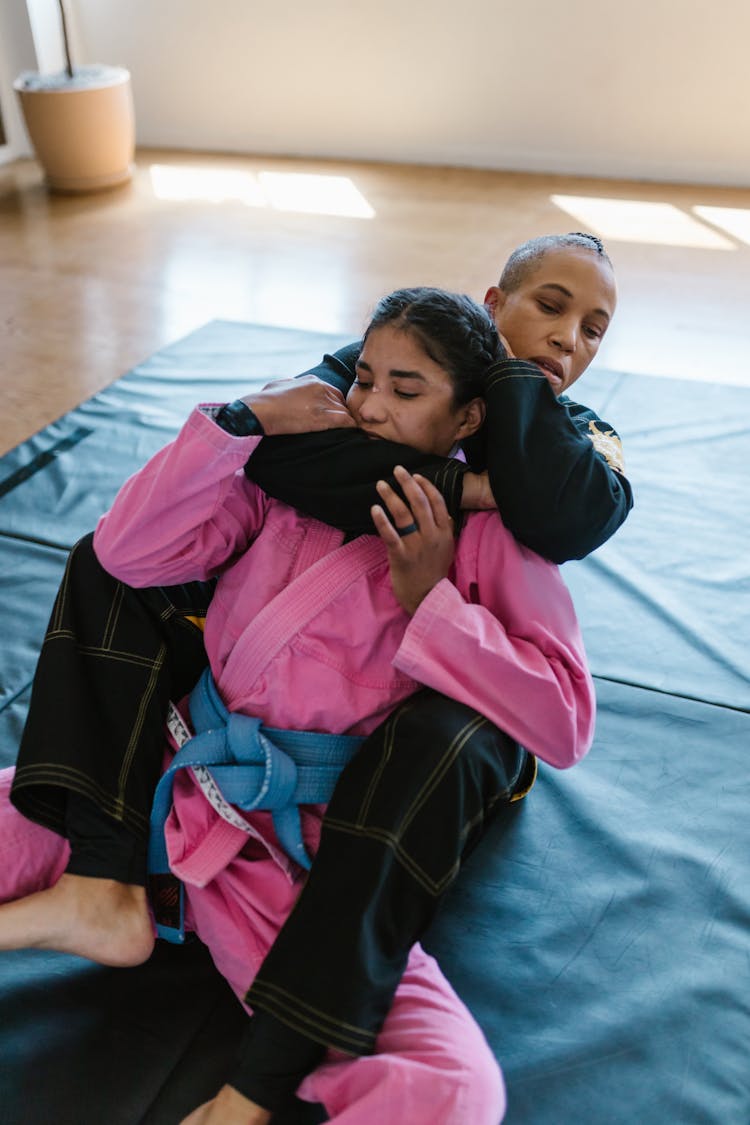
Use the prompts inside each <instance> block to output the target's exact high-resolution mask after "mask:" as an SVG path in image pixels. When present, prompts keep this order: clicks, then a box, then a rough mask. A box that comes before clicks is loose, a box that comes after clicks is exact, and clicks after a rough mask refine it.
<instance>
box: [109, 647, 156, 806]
mask: <svg viewBox="0 0 750 1125" xmlns="http://www.w3.org/2000/svg"><path fill="white" fill-rule="evenodd" d="M166 655H167V646H166V645H160V646H159V653H158V655H157V657H156V660H155V662H154V665H153V667H152V669H151V675H150V676H149V679H148V684H147V685H146V690H145V691H144V693H143V695H142V696H141V702H140V706H139V707H138V714H137V715H136V718H135V723H134V724H133V729H132V731H131V732H130V740H129V742H128V745H127V747H126V749H125V756H124V758H123V760H122V766H121V767H120V775H119V778H118V786H119V792H118V794H117V800H118V802H120V807H122V806H123V804H124V801H125V798H124V796H123V794H124V790H125V786H126V785H127V781H128V773H129V772H130V767H131V765H132V764H133V757H134V755H135V751H136V748H137V745H138V740H139V738H140V736H141V730H142V729H143V724H144V722H145V719H146V710H147V708H148V705H149V703H150V702H151V699H152V696H153V694H154V691H155V690H156V684H157V680H158V677H159V673H160V672H161V669H162V665H163V664H164V658H165V657H166Z"/></svg>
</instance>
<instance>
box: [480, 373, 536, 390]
mask: <svg viewBox="0 0 750 1125" xmlns="http://www.w3.org/2000/svg"><path fill="white" fill-rule="evenodd" d="M546 378H547V376H546V375H542V373H541V372H540V373H539V374H538V375H537V374H536V372H533V371H508V372H507V373H505V374H503V375H494V376H493V377H492V378H490V379H489V380H488V381H487V386H486V387H485V389H484V393H485V394H487V391H491V390H492V388H493V387H496V386H497V384H498V383H505V382H507V380H508V379H546Z"/></svg>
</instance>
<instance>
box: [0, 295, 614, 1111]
mask: <svg viewBox="0 0 750 1125" xmlns="http://www.w3.org/2000/svg"><path fill="white" fill-rule="evenodd" d="M498 346H499V345H498V343H497V338H496V334H495V329H494V326H493V325H492V322H491V321H490V319H489V317H488V316H487V315H486V313H485V311H484V310H483V309H481V308H480V307H479V306H477V305H474V303H473V302H471V301H469V299H468V298H461V297H455V296H453V295H450V294H442V293H439V292H437V291H435V290H403V291H399V292H398V293H395V294H392V295H391V296H390V297H388V298H384V300H383V301H381V303H380V305H379V306H378V308H377V310H376V313H375V316H374V318H373V321H372V323H371V325H370V327H369V329H368V331H367V334H366V336H365V343H364V347H363V349H362V353H361V357H360V360H359V363H358V368H357V381H356V382H355V384H354V386H353V387H352V390H351V392H350V394H349V396H348V399H347V405H348V408H349V410H350V411H351V413H352V414H353V416H354V418H355V420H356V422H357V423H358V425H359V427H360V428H361V429H362V431H363V433H364V434H365V435H367V437H366V438H365V439H363V440H368V439H371V440H377V439H378V438H389V439H391V440H395V441H400V442H402V443H404V444H409V445H412V446H415V447H416V448H419V449H421V450H424V451H426V452H434V453H440V454H447V453H449V452H450V451H451V450H452V449H453V448H454V447H455V446H456V445H457V443H458V442H459V441H460V440H461V439H463V438H465V437H467V436H468V435H469V434H471V433H473V432H475V431H476V430H477V429H478V428H479V427H480V426H481V424H482V420H483V416H484V410H483V401H482V398H481V389H482V385H481V375H482V372H483V371H484V370H485V369H486V367H488V366H489V365H490V363H491V362H492V361H493V359H495V358H496V355H497V348H498ZM457 349H458V350H457ZM459 351H460V354H461V356H462V359H461V361H460V362H458V363H457V362H456V356H457V354H459ZM216 409H217V408H214V407H211V406H202V407H198V408H196V410H194V411H193V413H192V414H191V415H190V417H189V418H188V420H187V422H186V424H185V426H184V427H183V429H182V431H181V433H180V434H179V436H178V437H177V438H176V439H175V441H173V442H172V443H171V444H170V445H168V446H167V447H166V448H165V449H164V450H162V451H161V452H160V453H158V454H157V455H156V456H155V457H154V458H152V460H151V461H150V462H149V463H148V464H147V465H146V466H145V467H144V468H143V469H142V470H141V471H140V472H138V473H137V474H136V475H135V476H133V477H132V478H131V479H130V480H129V481H128V482H127V483H126V484H125V485H124V487H123V488H122V490H121V491H120V493H119V495H118V497H117V499H116V500H115V502H114V505H113V507H112V508H111V510H110V511H109V512H108V513H107V515H105V516H104V517H103V518H102V520H101V521H100V524H99V527H98V529H97V533H96V538H95V547H96V550H97V554H98V555H99V558H100V561H101V562H102V564H103V565H104V566H105V567H106V568H107V569H108V570H109V571H110V572H111V573H113V574H114V575H116V576H117V577H118V578H119V579H121V580H122V581H124V582H127V583H128V584H130V585H133V586H152V585H156V584H176V583H180V582H186V581H191V580H194V579H198V578H207V577H210V576H213V575H217V574H218V575H219V581H218V585H217V588H216V593H215V595H214V598H213V601H212V603H211V607H210V610H209V613H208V617H207V620H206V630H205V640H206V648H207V652H208V655H209V660H210V666H211V671H212V674H213V677H214V680H215V683H216V685H217V687H218V691H219V694H220V696H221V698H222V700H223V702H224V703H225V704H226V706H227V708H228V710H229V711H230V712H241V713H244V714H246V715H250V716H254V717H257V718H259V719H260V720H261V722H262V723H263V724H264V725H265V726H268V727H277V728H289V729H293V730H303V731H320V732H328V733H332V734H338V733H348V734H355V735H366V734H368V733H369V732H370V731H371V730H373V729H374V727H375V726H376V725H377V724H378V723H380V722H381V720H382V719H383V718H384V716H385V715H387V714H388V712H389V711H390V710H392V709H393V707H394V706H395V705H396V704H398V703H399V702H400V701H402V700H403V699H405V698H406V697H407V696H409V695H410V694H411V693H413V692H414V691H415V690H417V689H418V688H419V687H420V686H421V685H427V686H429V687H432V688H434V689H436V690H437V691H440V692H442V693H444V694H446V695H449V696H451V697H453V698H455V699H457V700H459V701H461V702H464V703H466V704H467V705H469V706H471V707H472V708H475V709H476V710H479V711H480V712H481V713H482V714H483V715H485V716H487V718H488V719H489V720H490V721H491V722H493V723H495V724H496V725H497V726H498V727H500V728H501V729H502V730H504V731H506V732H508V734H510V735H511V737H512V738H514V739H517V740H518V742H520V743H521V744H522V745H523V746H525V747H526V748H527V749H528V750H530V751H531V752H533V753H534V754H536V755H537V756H539V757H541V758H542V759H543V760H545V761H546V762H548V763H550V764H551V765H553V766H557V767H566V766H570V765H572V764H573V763H574V762H575V761H577V760H578V759H579V758H580V757H581V756H582V755H583V754H584V753H585V752H586V751H587V750H588V748H589V745H590V742H591V738H592V733H593V722H594V711H595V704H594V693H593V687H592V683H591V679H590V676H589V673H588V670H587V667H586V661H585V656H584V652H583V646H582V642H581V637H580V634H579V629H578V625H577V622H576V619H575V615H574V612H573V608H572V604H571V601H570V598H569V596H568V593H567V591H566V589H565V587H564V585H563V583H562V580H561V578H560V576H559V573H558V571H557V568H556V567H555V566H554V565H553V564H551V563H548V562H546V561H544V560H542V559H541V558H540V557H538V556H536V555H535V554H533V553H532V552H530V551H529V550H527V549H526V548H524V547H522V546H520V545H519V544H518V543H517V542H516V540H515V539H513V537H512V536H511V535H510V533H509V532H507V531H506V529H505V527H504V526H503V523H502V521H501V519H500V516H499V515H498V513H497V512H495V511H487V512H479V513H473V514H471V515H469V516H468V517H467V519H466V521H465V524H464V526H463V528H462V530H461V533H460V535H459V536H458V537H457V538H456V537H455V535H454V528H453V526H452V521H451V520H450V517H449V516H448V513H447V510H446V508H445V503H444V501H443V499H442V497H441V495H440V494H439V493H438V492H437V490H436V489H435V488H434V487H433V486H432V485H431V484H430V483H429V482H427V481H426V480H424V479H423V478H419V477H417V478H411V477H409V475H408V474H407V473H405V472H404V471H403V470H401V471H400V472H399V473H397V476H398V479H399V483H400V485H401V487H402V489H403V493H404V496H405V498H406V501H407V502H408V506H407V503H404V500H402V499H401V498H399V497H398V496H397V495H396V493H395V492H393V491H392V490H391V489H389V488H388V486H387V485H385V484H382V485H381V486H380V489H379V490H380V494H381V498H382V500H383V505H384V506H383V507H376V508H374V509H373V522H374V525H375V530H376V532H377V534H373V535H370V536H361V537H359V538H357V539H353V540H351V541H349V542H346V543H344V542H342V538H343V537H342V533H341V532H339V531H336V530H334V529H332V528H331V527H328V526H327V525H324V524H321V523H319V522H318V521H316V520H314V519H311V518H309V517H306V516H303V515H301V514H299V513H298V512H296V511H295V510H294V509H292V508H289V507H287V506H286V505H284V504H283V503H281V502H279V501H276V500H273V499H270V498H269V497H268V496H266V495H265V494H264V493H263V492H261V491H260V490H259V489H258V488H257V486H255V485H254V484H253V483H252V482H251V481H249V480H248V479H247V477H246V476H245V474H244V473H243V472H242V468H243V466H244V464H245V462H246V460H247V458H248V456H249V455H250V454H251V453H252V450H253V448H254V447H255V446H256V445H257V443H258V441H259V440H261V439H259V438H257V437H236V436H233V435H231V434H229V433H227V432H225V431H224V430H223V429H222V428H221V427H220V426H219V425H218V424H217V423H216V421H215V414H216ZM386 509H387V511H388V513H389V516H390V518H389V516H388V515H387V514H386ZM322 811H323V810H322V807H321V806H309V805H306V806H302V808H301V823H302V832H303V838H304V842H305V845H306V847H307V851H308V852H309V853H310V854H311V855H313V854H314V852H315V848H316V844H317V840H318V838H319V833H320V822H321V817H322ZM244 819H245V821H246V823H247V824H248V825H249V828H250V831H251V834H250V835H249V834H248V832H247V831H244V830H242V829H240V828H239V827H235V826H234V825H232V824H231V823H229V822H228V821H227V820H225V819H222V817H220V816H219V815H218V813H217V812H216V811H215V810H214V808H213V807H212V805H211V804H209V803H208V801H207V800H206V799H205V797H204V794H203V792H202V791H201V789H200V788H199V787H198V785H197V784H196V782H195V780H194V778H193V777H192V775H191V774H188V773H187V772H186V771H183V772H182V773H180V774H178V775H177V778H176V780H175V783H174V797H173V807H172V811H171V814H170V817H169V820H168V822H167V830H166V831H167V845H168V851H169V859H170V865H171V867H172V870H173V871H174V872H175V873H176V874H177V875H179V876H180V878H181V879H182V880H183V881H184V883H185V885H186V890H187V902H188V921H189V924H190V925H191V926H192V928H194V929H195V930H196V932H197V933H198V935H199V936H200V938H201V939H202V940H203V941H204V942H205V943H206V944H207V945H208V947H209V948H210V950H211V953H212V956H213V958H214V961H215V963H216V965H217V967H218V968H219V970H220V971H221V972H222V974H223V975H224V976H225V977H226V978H227V980H228V981H229V982H230V984H231V985H232V987H233V988H234V990H235V991H236V993H237V995H238V996H239V997H240V999H242V998H243V997H244V996H245V995H246V993H247V990H248V988H249V986H250V984H251V981H252V979H253V977H254V975H255V972H256V971H257V969H258V967H259V966H260V964H261V962H262V960H263V958H264V956H265V954H266V952H267V951H268V949H269V948H270V946H271V944H272V943H273V940H274V937H275V935H276V933H277V932H278V930H279V928H280V927H281V925H282V923H283V921H284V919H285V918H286V916H287V915H288V913H289V911H290V910H291V908H292V906H293V904H294V901H295V899H296V897H297V894H298V893H299V889H300V886H301V879H302V876H303V874H304V873H303V872H302V871H301V869H300V868H299V867H298V866H297V865H296V864H295V863H293V862H292V861H291V860H290V859H289V857H288V856H287V855H286V854H285V853H284V852H283V850H282V849H281V847H280V845H279V841H278V839H277V837H276V835H275V833H274V830H273V825H272V822H271V816H270V814H269V813H268V812H253V813H249V814H245V817H244ZM21 820H22V818H20V817H18V818H17V820H15V821H14V822H13V823H14V824H15V825H16V831H17V833H18V835H19V836H20V837H22V840H21V844H22V848H21V851H22V852H23V850H24V846H25V845H24V840H28V842H29V843H28V847H26V851H27V852H29V851H30V850H32V849H36V854H37V860H36V864H37V866H39V864H40V863H41V862H42V861H41V860H40V859H39V858H38V857H39V854H40V842H41V850H42V851H43V850H44V847H46V848H47V849H48V854H47V859H46V860H45V861H44V862H46V864H47V868H48V871H49V874H48V878H49V879H50V881H51V880H52V879H53V878H55V877H57V876H59V873H60V870H61V869H62V867H64V862H65V856H64V854H62V853H64V849H65V848H66V847H67V845H66V844H65V842H64V841H63V840H62V839H61V838H60V837H57V836H54V834H52V833H47V832H46V830H45V829H42V828H39V827H38V826H36V825H32V824H29V823H28V822H23V824H22V825H21V826H20V827H19V826H18V822H20V821H21ZM4 822H5V823H6V824H7V825H10V821H9V820H8V818H7V817H4ZM11 827H12V826H11ZM24 833H26V835H24ZM47 837H53V839H51V840H49V841H47ZM53 849H56V855H55V857H52V856H51V854H50V852H51V850H53ZM53 868H55V871H54V872H53V870H52V869H53ZM27 887H28V884H27V885H26V887H25V888H24V890H23V892H22V893H28V889H26V888H27ZM17 893H18V891H16V894H17ZM4 897H14V896H12V895H9V896H4ZM311 971H314V964H312V965H311ZM238 1086H241V1082H238V1083H237V1085H231V1086H230V1085H228V1086H226V1087H224V1088H223V1089H222V1091H220V1093H219V1094H218V1096H217V1098H216V1099H214V1101H213V1102H211V1103H209V1104H208V1105H206V1106H203V1107H200V1108H199V1109H197V1110H196V1111H195V1112H194V1113H193V1114H191V1115H190V1117H189V1118H188V1119H187V1121H189V1122H190V1123H191V1125H197V1123H198V1122H201V1123H204V1122H205V1123H209V1122H210V1123H211V1125H213V1123H214V1122H216V1123H219V1122H221V1123H224V1125H227V1123H234V1122H235V1121H236V1122H238V1123H239V1122H244V1123H252V1122H265V1121H268V1120H270V1112H269V1111H268V1110H267V1109H265V1108H264V1107H263V1106H262V1105H260V1104H258V1103H256V1102H253V1101H252V1100H251V1099H250V1098H248V1097H247V1096H244V1095H243V1094H242V1093H241V1092H240V1089H238ZM298 1094H299V1096H301V1097H303V1098H305V1099H308V1100H311V1101H320V1102H323V1103H324V1105H325V1106H326V1108H327V1111H328V1113H329V1116H330V1120H332V1121H335V1122H337V1123H339V1125H348V1123H356V1125H368V1123H369V1122H373V1123H374V1122H376V1121H377V1122H378V1123H379V1125H381V1123H382V1122H396V1121H404V1122H409V1123H410V1125H420V1123H424V1125H497V1122H499V1121H500V1119H501V1118H502V1115H503V1112H504V1104H505V1099H504V1091H503V1084H502V1078H501V1074H500V1071H499V1068H498V1066H497V1064H496V1062H495V1060H494V1058H493V1056H492V1054H491V1052H490V1050H489V1047H488V1046H487V1044H486V1042H485V1040H484V1038H483V1036H482V1034H481V1031H480V1030H479V1028H478V1027H477V1025H476V1024H475V1023H474V1021H473V1019H472V1018H471V1016H470V1015H469V1013H468V1011H467V1010H466V1008H465V1007H464V1006H463V1005H462V1003H461V1002H460V1001H459V999H458V998H457V997H456V995H455V993H454V992H453V991H452V990H451V988H450V986H449V985H448V984H447V982H446V981H445V980H444V978H443V977H442V975H441V974H440V972H439V969H438V968H437V965H436V964H435V962H434V961H433V960H432V959H431V958H430V957H428V956H427V955H426V954H425V953H424V952H423V951H422V950H421V948H420V947H419V946H414V947H413V949H412V952H411V955H410V958H409V962H408V966H407V969H406V972H405V974H404V976H403V978H402V982H401V984H400V986H399V988H398V990H397V993H396V997H395V1000H394V1003H393V1006H392V1009H391V1011H390V1014H389V1015H388V1017H387V1018H386V1020H385V1024H384V1026H383V1028H382V1031H381V1033H380V1035H379V1037H378V1040H377V1052H376V1054H374V1055H371V1056H367V1057H360V1058H349V1057H347V1056H345V1055H343V1054H336V1053H334V1052H329V1054H328V1056H327V1058H326V1060H325V1061H324V1063H323V1064H322V1065H321V1066H319V1067H318V1068H317V1069H315V1070H314V1071H313V1072H312V1073H311V1074H309V1075H308V1076H307V1077H306V1078H305V1079H304V1080H303V1082H302V1085H301V1086H300V1088H299V1091H298Z"/></svg>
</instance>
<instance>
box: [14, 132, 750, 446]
mask: <svg viewBox="0 0 750 1125" xmlns="http://www.w3.org/2000/svg"><path fill="white" fill-rule="evenodd" d="M274 174H275V175H274ZM305 177H308V178H305ZM342 187H343V188H348V190H349V191H350V194H351V192H352V189H356V191H357V192H358V193H359V197H360V199H361V197H363V199H364V201H365V202H364V203H361V205H362V206H365V207H366V206H367V205H369V208H370V209H371V210H372V212H374V214H372V215H371V217H369V218H366V217H361V216H351V215H346V214H345V215H342V214H330V213H327V214H326V213H312V212H306V211H305V210H304V208H308V207H311V206H314V205H316V204H315V201H316V200H317V198H318V195H319V192H320V190H321V189H326V190H327V189H332V188H337V189H341V188H342ZM281 192H283V193H286V195H287V196H288V193H290V192H297V193H298V196H299V198H297V199H291V200H290V199H289V198H286V197H285V198H280V197H279V193H281ZM300 193H301V194H300ZM571 199H573V200H574V202H572V203H571ZM581 199H583V205H584V206H585V207H586V209H587V210H586V211H584V212H581V210H580V208H581V206H582V204H581ZM300 200H301V201H300ZM576 200H577V202H575V201H576ZM601 201H604V202H601ZM606 201H610V202H606ZM613 201H616V202H613ZM319 206H320V207H321V208H322V209H326V208H327V210H328V211H331V210H335V208H336V206H337V204H336V202H335V201H334V202H333V203H331V202H330V201H329V202H326V201H323V202H322V203H321V204H320V205H319ZM347 206H348V204H347ZM592 206H595V207H597V208H598V210H597V212H596V213H595V215H594V217H593V218H592V217H590V216H589V212H588V209H589V208H590V207H592ZM696 208H714V209H719V210H712V211H711V212H710V213H708V214H707V213H705V212H700V211H696V210H695V209H696ZM613 224H616V225H615V226H613ZM580 229H589V230H595V231H597V232H598V233H600V234H602V236H603V237H604V239H605V241H606V242H607V245H608V248H609V250H610V254H611V256H612V258H613V261H614V263H615V267H616V270H617V273H618V278H619V286H620V306H619V310H618V315H617V317H616V320H615V323H614V325H613V327H612V329H611V331H610V334H609V336H608V338H607V340H606V342H605V344H604V346H603V348H602V351H601V352H600V361H599V363H600V366H603V367H609V368H613V369H617V370H627V371H637V372H641V373H645V374H653V375H655V376H672V377H680V376H682V377H687V378H691V379H700V378H705V379H719V380H722V381H728V382H735V383H745V384H750V245H748V242H750V190H748V191H744V190H731V189H707V188H698V187H695V188H693V187H686V186H662V185H655V184H641V183H628V182H622V181H618V182H611V181H599V180H584V179H571V178H568V177H546V176H531V175H518V174H504V173H494V172H482V171H473V170H466V169H445V168H417V167H399V166H388V165H370V164H345V163H331V162H311V161H294V160H286V161H282V160H279V159H264V158H244V157H219V156H215V155H211V156H204V155H197V154H194V153H174V152H169V153H166V152H157V151H140V152H139V153H138V157H137V171H136V175H135V178H134V180H133V182H132V183H131V184H130V185H128V186H126V187H124V188H120V189H116V190H114V191H111V192H106V193H102V194H98V195H91V196H79V197H73V196H69V197H65V196H54V195H51V194H49V193H48V192H47V191H46V190H45V188H44V186H43V184H42V181H41V174H40V171H39V169H38V167H37V165H36V164H35V163H34V162H33V161H20V162H17V163H15V164H11V165H6V166H5V167H0V324H1V325H2V329H1V331H2V336H1V338H0V394H2V403H3V419H4V425H3V429H2V435H1V436H0V453H2V452H5V451H6V450H7V449H9V448H12V447H13V446H14V445H15V444H17V443H18V442H20V441H22V440H24V439H25V438H26V437H28V436H29V435H30V434H32V433H34V432H35V431H36V430H37V429H39V428H40V427H41V426H43V425H45V424H47V423H48V422H50V421H52V420H53V419H55V418H57V417H59V416H60V415H61V414H63V413H64V412H65V411H67V410H68V409H70V408H71V407H73V406H74V405H76V404H77V403H79V402H80V401H82V400H83V399H85V398H87V397H88V396H90V395H91V394H93V393H95V392H96V391H97V390H100V389H101V388H102V387H103V386H105V385H107V384H108V383H110V382H111V381H112V380H114V379H116V378H117V377H118V376H119V375H120V374H122V373H123V372H124V371H126V370H127V369H128V368H129V367H131V366H133V365H134V364H135V363H137V362H139V361H140V360H142V359H144V358H145V357H146V356H148V355H150V354H151V353H152V352H153V351H155V350H156V349H157V348H159V347H161V346H163V345H164V344H167V343H169V342H170V341H172V340H174V339H176V338H178V337H179V336H182V335H184V334H185V333H187V332H189V331H191V330H192V329H194V328H196V327H198V326H199V325H200V324H203V323H205V322H206V321H207V320H210V319H212V318H214V317H223V318H229V319H238V320H249V321H256V322H260V323H266V324H277V325H290V326H298V327H304V328H318V329H320V330H324V331H336V332H339V331H341V332H346V333H351V334H352V336H356V335H357V334H358V333H359V332H360V330H361V328H362V326H363V324H364V322H365V320H366V317H367V314H368V309H369V308H370V307H371V305H372V304H373V302H374V300H375V299H376V298H377V297H378V296H379V295H380V294H381V293H383V292H385V291H387V290H389V289H392V288H394V287H396V286H399V285H405V284H435V285H441V286H446V287H449V288H454V289H460V290H463V291H466V292H469V293H471V294H473V295H474V296H476V297H478V298H480V299H481V297H482V296H483V294H484V291H485V289H486V288H487V286H488V285H489V284H493V283H495V281H496V280H497V276H498V272H499V268H500V266H501V264H502V262H503V259H504V257H505V256H506V255H507V253H508V251H509V250H510V249H511V248H512V247H513V246H514V245H516V244H517V243H518V242H520V241H522V240H523V239H525V238H528V237H531V236H533V235H536V234H542V233H546V232H548V231H565V230H580ZM732 232H734V233H732ZM743 239H745V240H747V241H743ZM290 374H292V373H291V372H290ZM593 377H594V378H595V377H596V376H595V374H594V375H593Z"/></svg>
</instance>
